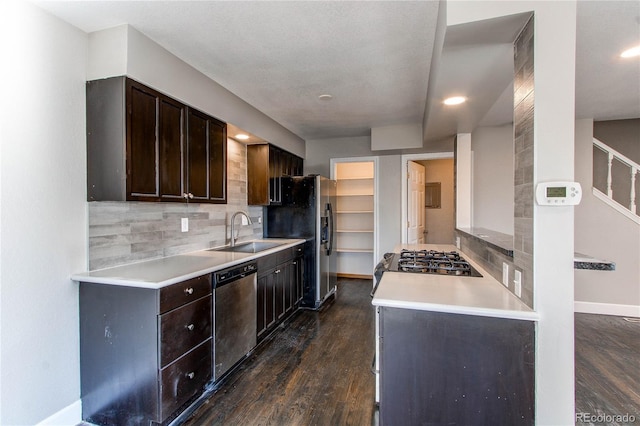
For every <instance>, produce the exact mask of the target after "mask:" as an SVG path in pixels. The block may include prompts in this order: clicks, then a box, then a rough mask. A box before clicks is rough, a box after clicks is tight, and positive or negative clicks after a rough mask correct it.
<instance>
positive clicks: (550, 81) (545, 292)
mask: <svg viewBox="0 0 640 426" xmlns="http://www.w3.org/2000/svg"><path fill="white" fill-rule="evenodd" d="M528 11H534V12H535V18H534V19H535V46H534V55H535V71H534V72H535V81H534V85H535V112H534V115H535V117H534V128H535V137H534V151H535V153H534V155H535V164H534V183H537V182H543V181H552V180H573V168H574V152H573V148H574V121H575V118H574V117H575V106H574V104H575V39H576V37H575V34H576V2H575V1H562V2H546V1H519V2H512V1H482V0H477V1H455V0H452V1H449V2H447V24H448V25H455V24H461V23H465V22H470V21H477V20H482V19H489V18H494V17H498V16H505V15H509V14H513V13H520V12H528ZM573 227H574V222H573V209H572V208H571V207H568V208H565V207H562V208H550V207H540V206H537V205H534V231H533V232H534V235H533V239H534V259H533V265H534V307H535V309H536V311H538V312H539V313H540V318H541V320H540V321H539V322H538V327H537V334H536V423H537V424H540V425H556V424H573V423H574V421H575V418H574V417H575V412H574V407H575V401H574V398H575V391H574V377H573V371H574V349H573V288H574V285H573V284H574V283H573V280H574V273H573V229H574V228H573Z"/></svg>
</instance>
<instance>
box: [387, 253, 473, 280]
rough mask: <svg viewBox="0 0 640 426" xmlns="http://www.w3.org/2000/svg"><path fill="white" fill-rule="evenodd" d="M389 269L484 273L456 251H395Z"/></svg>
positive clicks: (448, 273)
mask: <svg viewBox="0 0 640 426" xmlns="http://www.w3.org/2000/svg"><path fill="white" fill-rule="evenodd" d="M387 270H388V271H394V272H410V273H418V274H440V275H454V276H466V277H482V275H481V274H480V273H479V272H478V271H477V270H476V269H475V268H474V267H473V266H471V264H469V262H467V261H466V260H465V259H464V258H463V257H462V256H460V254H459V253H458V252H456V251H448V252H447V251H436V250H402V251H401V252H400V253H395V254H394V255H393V258H392V260H391V262H390V263H389V266H388V269H387Z"/></svg>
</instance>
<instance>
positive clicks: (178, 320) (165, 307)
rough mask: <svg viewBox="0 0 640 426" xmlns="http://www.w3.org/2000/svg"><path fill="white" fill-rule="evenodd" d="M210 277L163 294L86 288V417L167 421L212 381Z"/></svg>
mask: <svg viewBox="0 0 640 426" xmlns="http://www.w3.org/2000/svg"><path fill="white" fill-rule="evenodd" d="M212 330H213V328H212V287H211V276H210V274H209V275H204V276H202V277H198V278H194V279H191V280H187V281H184V282H181V283H178V284H174V285H171V286H168V287H164V288H162V289H159V290H154V289H145V288H135V287H125V286H116V285H104V284H93V283H85V282H83V283H80V372H81V397H82V418H83V419H84V420H85V421H87V422H90V423H92V424H98V425H139V424H140V425H141V424H145V425H149V424H154V423H166V422H168V421H170V420H171V419H172V418H174V417H175V416H177V414H179V413H180V411H181V410H180V409H181V407H184V406H185V405H186V404H188V403H189V402H190V401H192V400H194V399H195V398H197V397H198V396H200V395H201V394H202V392H203V390H204V388H205V386H206V385H207V383H208V382H209V381H210V380H211V378H212V374H211V373H212V353H213V346H212V345H213V343H212V342H213V340H212Z"/></svg>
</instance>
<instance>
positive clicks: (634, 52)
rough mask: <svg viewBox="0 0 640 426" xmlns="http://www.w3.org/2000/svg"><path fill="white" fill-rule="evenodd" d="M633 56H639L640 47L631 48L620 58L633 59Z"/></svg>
mask: <svg viewBox="0 0 640 426" xmlns="http://www.w3.org/2000/svg"><path fill="white" fill-rule="evenodd" d="M634 56H640V46H636V47H632V48H631V49H627V50H625V51H624V52H622V53H621V54H620V57H621V58H633V57H634Z"/></svg>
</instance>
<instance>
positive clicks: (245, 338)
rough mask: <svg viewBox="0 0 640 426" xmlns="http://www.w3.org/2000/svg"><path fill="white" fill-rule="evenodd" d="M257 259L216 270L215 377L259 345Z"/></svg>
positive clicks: (220, 375)
mask: <svg viewBox="0 0 640 426" xmlns="http://www.w3.org/2000/svg"><path fill="white" fill-rule="evenodd" d="M257 269H258V267H257V264H256V263H255V262H251V263H244V264H241V265H238V266H234V267H232V268H229V269H224V270H222V271H218V272H215V273H214V280H215V303H214V318H215V336H214V339H215V347H214V351H213V352H214V372H213V375H214V376H213V377H214V380H218V379H219V378H220V377H222V376H223V375H224V374H225V373H226V372H227V371H229V369H230V368H231V367H233V366H234V365H235V364H236V363H237V362H238V361H240V360H241V359H242V358H243V357H244V356H245V355H246V354H247V353H249V352H250V351H251V350H252V349H253V348H254V347H255V346H256V306H257V301H256V297H257V296H256V294H257V293H256V271H257Z"/></svg>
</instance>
